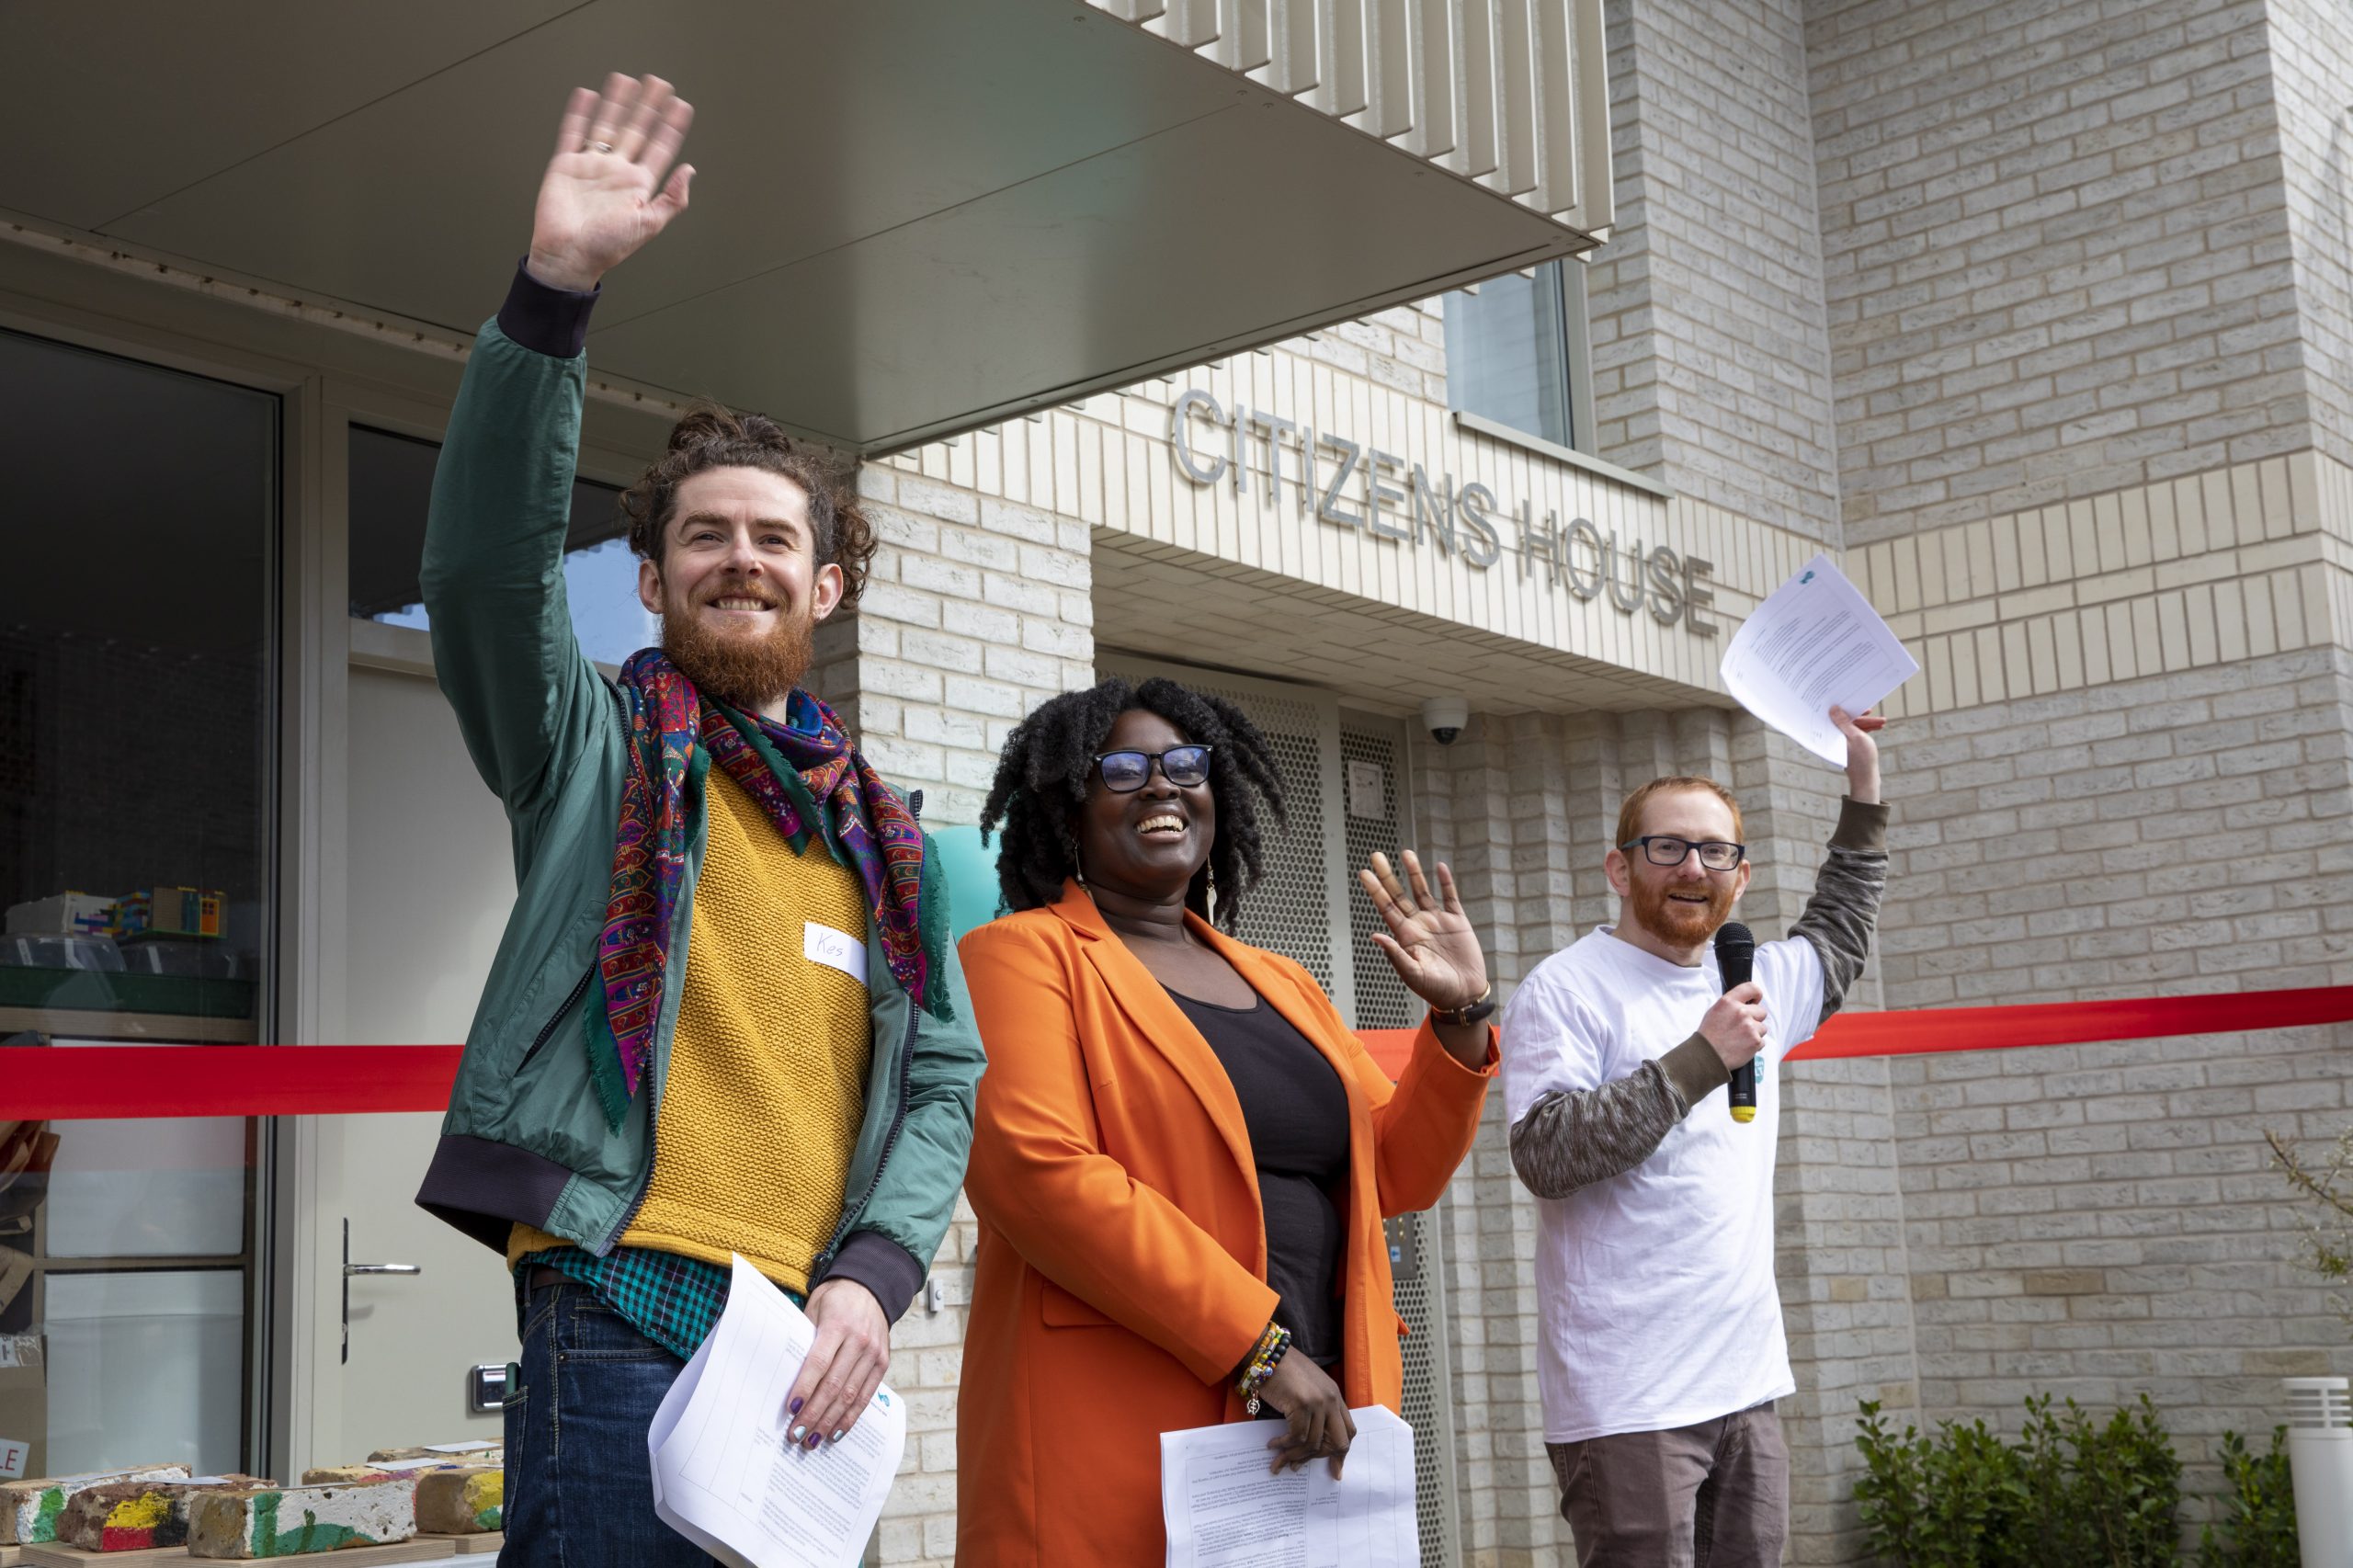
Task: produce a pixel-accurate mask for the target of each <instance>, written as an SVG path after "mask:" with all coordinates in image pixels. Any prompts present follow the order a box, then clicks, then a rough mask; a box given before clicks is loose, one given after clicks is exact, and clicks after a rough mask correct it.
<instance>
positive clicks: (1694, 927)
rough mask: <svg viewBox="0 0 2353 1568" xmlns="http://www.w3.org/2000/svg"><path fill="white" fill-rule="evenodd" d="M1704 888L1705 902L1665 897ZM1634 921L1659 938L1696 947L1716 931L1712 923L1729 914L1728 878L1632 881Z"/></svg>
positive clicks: (1681, 946)
mask: <svg viewBox="0 0 2353 1568" xmlns="http://www.w3.org/2000/svg"><path fill="white" fill-rule="evenodd" d="M1691 888H1699V889H1704V890H1705V891H1706V892H1707V895H1708V902H1707V903H1677V902H1675V901H1674V900H1673V899H1670V898H1669V897H1667V894H1668V893H1669V892H1681V891H1688V890H1689V889H1691ZM1632 893H1633V905H1634V924H1635V925H1637V926H1641V927H1642V928H1643V930H1645V931H1648V932H1649V933H1650V934H1651V935H1652V936H1654V937H1658V938H1659V939H1660V940H1662V941H1665V942H1668V943H1671V944H1673V945H1674V946H1676V947H1678V948H1692V947H1697V946H1699V944H1700V943H1702V942H1704V941H1706V940H1707V939H1708V938H1709V937H1712V936H1714V935H1715V934H1716V927H1717V926H1721V925H1722V924H1723V923H1724V921H1725V920H1726V919H1727V918H1729V917H1730V916H1731V915H1732V901H1733V889H1732V883H1731V881H1730V880H1729V879H1718V878H1715V877H1711V878H1709V879H1708V880H1707V881H1705V882H1698V883H1675V884H1673V885H1672V886H1670V885H1669V884H1667V883H1664V882H1652V881H1640V880H1637V881H1635V882H1634V884H1633V889H1632Z"/></svg>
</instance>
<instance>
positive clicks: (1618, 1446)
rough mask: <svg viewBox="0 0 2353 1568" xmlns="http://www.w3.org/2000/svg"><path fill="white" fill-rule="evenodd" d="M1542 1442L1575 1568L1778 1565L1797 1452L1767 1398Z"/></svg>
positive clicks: (1762, 1567) (1749, 1567)
mask: <svg viewBox="0 0 2353 1568" xmlns="http://www.w3.org/2000/svg"><path fill="white" fill-rule="evenodd" d="M1544 1448H1545V1451H1546V1452H1548V1453H1550V1454H1551V1455H1552V1474H1553V1475H1554V1477H1555V1478H1557V1479H1558V1480H1559V1482H1560V1483H1561V1517H1563V1518H1564V1519H1566V1520H1568V1521H1569V1529H1570V1531H1571V1532H1572V1533H1573V1534H1574V1536H1575V1537H1576V1548H1577V1568H1779V1563H1780V1561H1781V1543H1782V1541H1783V1540H1785V1539H1786V1538H1787V1537H1788V1535H1789V1533H1790V1451H1789V1449H1788V1448H1787V1447H1786V1446H1785V1445H1784V1444H1783V1443H1782V1441H1781V1418H1780V1417H1779V1415H1775V1414H1774V1412H1773V1406H1772V1405H1771V1404H1770V1403H1765V1404H1760V1405H1757V1406H1756V1407H1755V1408H1754V1409H1751V1410H1742V1411H1736V1412H1734V1413H1733V1415H1720V1416H1718V1417H1716V1419H1714V1420H1713V1421H1702V1422H1699V1424H1697V1425H1696V1426H1678V1427H1677V1428H1675V1429H1674V1430H1673V1431H1669V1432H1624V1433H1620V1434H1618V1435H1616V1436H1612V1437H1589V1438H1587V1439H1586V1441H1584V1442H1581V1443H1547V1444H1545V1445H1544Z"/></svg>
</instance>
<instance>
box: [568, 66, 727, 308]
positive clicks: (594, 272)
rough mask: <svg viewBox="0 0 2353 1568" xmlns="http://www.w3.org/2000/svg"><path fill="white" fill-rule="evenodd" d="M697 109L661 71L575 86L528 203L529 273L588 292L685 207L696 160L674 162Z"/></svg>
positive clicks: (617, 74)
mask: <svg viewBox="0 0 2353 1568" xmlns="http://www.w3.org/2000/svg"><path fill="white" fill-rule="evenodd" d="M694 118H695V111H694V106H693V105H691V104H689V103H688V102H687V101H686V100H685V99H684V98H681V97H678V96H677V94H676V93H674V92H672V91H671V90H670V84H669V83H667V82H665V81H664V80H662V78H661V77H659V76H646V77H642V78H640V77H635V76H623V75H621V74H619V73H618V72H616V73H615V74H612V75H610V76H608V77H606V78H605V90H604V91H603V92H602V93H601V94H600V93H597V91H595V90H594V89H592V88H588V87H579V88H575V89H574V91H573V95H572V101H571V102H569V103H567V104H565V105H564V106H563V123H562V124H561V125H560V126H559V127H557V130H556V136H555V156H554V157H552V158H550V159H549V160H548V172H547V173H546V174H545V175H544V176H540V199H539V205H538V206H537V207H535V208H534V209H533V210H532V213H531V255H530V260H529V267H530V269H531V276H532V277H534V278H538V279H539V280H540V282H542V283H544V284H546V285H547V286H548V287H550V288H551V289H571V290H578V291H581V292H585V291H586V290H591V289H594V288H595V287H596V286H597V279H599V278H603V277H604V275H605V274H606V273H608V272H609V271H611V270H612V269H613V268H614V267H618V266H620V264H621V263H622V262H624V261H626V260H628V259H629V258H630V257H631V256H633V255H635V254H636V252H637V250H638V247H639V246H641V245H642V244H645V242H646V241H648V240H650V239H652V238H653V237H654V235H656V234H658V233H661V232H662V231H663V230H664V229H665V228H666V227H668V226H669V222H670V220H671V219H673V218H675V217H676V216H677V215H678V214H679V213H681V212H683V211H685V210H687V185H688V181H690V180H692V179H693V178H694V173H695V171H694V165H691V164H677V166H676V168H673V167H672V166H671V165H673V164H674V163H676V161H677V156H678V149H679V147H680V146H681V145H683V144H684V143H685V142H686V139H687V127H688V126H689V125H691V124H693V123H694Z"/></svg>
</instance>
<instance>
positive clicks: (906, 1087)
mask: <svg viewBox="0 0 2353 1568" xmlns="http://www.w3.org/2000/svg"><path fill="white" fill-rule="evenodd" d="M907 814H908V815H909V816H911V817H913V818H914V819H915V822H916V823H917V824H921V823H922V821H923V791H922V790H909V791H908V792H907ZM922 1027H923V998H922V997H920V996H910V997H908V998H907V1038H906V1039H905V1040H904V1041H902V1042H901V1044H900V1048H899V1108H898V1110H897V1111H896V1112H894V1113H893V1114H892V1118H891V1131H888V1132H885V1133H884V1134H883V1135H882V1153H881V1156H880V1157H879V1158H877V1159H876V1160H875V1162H874V1175H873V1177H872V1178H871V1179H870V1180H869V1181H868V1182H867V1184H866V1190H865V1191H864V1192H862V1193H860V1194H858V1201H857V1202H856V1203H854V1204H845V1205H844V1206H843V1208H842V1218H841V1222H840V1223H839V1224H838V1225H835V1227H834V1235H833V1239H832V1240H831V1241H828V1242H827V1243H826V1244H825V1250H824V1251H823V1252H821V1253H819V1254H818V1255H817V1256H816V1259H815V1260H814V1261H813V1262H812V1263H811V1264H810V1265H809V1289H811V1290H815V1289H816V1288H817V1286H818V1283H819V1281H821V1280H823V1279H824V1277H825V1270H826V1269H828V1268H831V1267H833V1266H834V1257H835V1255H836V1254H837V1253H839V1252H840V1251H841V1246H842V1243H843V1242H845V1241H847V1240H848V1239H849V1233H850V1227H851V1225H853V1224H854V1223H856V1221H857V1220H858V1215H860V1214H862V1213H864V1212H865V1211H866V1206H867V1205H868V1204H869V1203H870V1202H872V1201H873V1200H874V1194H875V1191H876V1189H877V1188H879V1187H881V1185H882V1168H883V1167H884V1166H885V1165H889V1164H890V1163H891V1151H892V1149H894V1148H896V1147H897V1146H898V1142H899V1129H901V1128H902V1127H904V1126H905V1125H906V1122H907V1100H908V1097H909V1096H910V1095H911V1094H912V1092H913V1080H914V1078H915V1031H916V1030H917V1029H919V1028H922Z"/></svg>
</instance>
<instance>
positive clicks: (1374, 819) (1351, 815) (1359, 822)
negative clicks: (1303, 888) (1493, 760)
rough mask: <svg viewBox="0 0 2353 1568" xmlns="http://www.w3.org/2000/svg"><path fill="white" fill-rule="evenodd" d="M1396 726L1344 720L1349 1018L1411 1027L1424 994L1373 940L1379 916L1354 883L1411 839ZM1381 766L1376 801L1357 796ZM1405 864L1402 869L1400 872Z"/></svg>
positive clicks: (1369, 1024) (1359, 1023)
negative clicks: (1368, 773)
mask: <svg viewBox="0 0 2353 1568" xmlns="http://www.w3.org/2000/svg"><path fill="white" fill-rule="evenodd" d="M1395 728H1396V726H1395V725H1393V724H1392V725H1390V726H1389V729H1390V730H1391V732H1392V733H1389V734H1385V735H1384V734H1381V733H1379V732H1377V731H1373V730H1370V729H1367V728H1363V727H1360V725H1359V723H1358V721H1357V720H1356V719H1355V718H1354V717H1353V716H1350V717H1348V718H1344V719H1342V720H1341V722H1340V771H1341V780H1342V799H1343V800H1344V801H1346V802H1347V804H1346V806H1345V807H1344V812H1345V815H1346V818H1347V862H1348V865H1347V870H1348V878H1349V882H1350V886H1349V889H1348V936H1349V937H1350V944H1349V948H1350V951H1351V952H1352V953H1353V955H1354V956H1355V959H1356V966H1357V1011H1356V1017H1354V1018H1353V1019H1352V1020H1350V1021H1351V1022H1353V1023H1354V1024H1355V1025H1356V1027H1357V1028H1360V1029H1402V1028H1412V1027H1414V1026H1415V1025H1416V1024H1418V1023H1420V1022H1421V1021H1422V1012H1423V1008H1422V1003H1421V999H1420V998H1419V997H1417V996H1415V994H1413V993H1412V992H1410V991H1408V990H1406V989H1405V983H1404V981H1402V980H1400V979H1398V978H1397V971H1395V970H1393V969H1392V968H1390V967H1389V961H1388V960H1386V959H1384V958H1382V957H1381V952H1380V949H1377V948H1375V947H1374V946H1373V945H1372V934H1373V933H1374V932H1375V931H1378V930H1380V929H1381V916H1380V915H1376V914H1374V913H1373V910H1372V901H1371V900H1370V899H1369V898H1367V897H1365V896H1364V894H1363V893H1362V892H1358V891H1357V889H1356V887H1355V885H1354V883H1355V879H1356V869H1357V868H1358V866H1363V865H1368V864H1370V862H1371V860H1372V857H1373V854H1374V852H1375V851H1378V852H1380V853H1381V854H1383V855H1386V856H1388V857H1389V858H1390V859H1391V860H1392V861H1393V860H1395V859H1396V858H1397V853H1398V851H1399V850H1400V849H1402V848H1404V846H1405V845H1406V844H1407V843H1408V842H1410V839H1409V835H1408V834H1407V832H1406V829H1405V825H1404V824H1403V823H1401V822H1400V821H1399V820H1398V815H1399V812H1398V808H1399V806H1400V805H1402V804H1403V799H1402V794H1401V791H1400V790H1398V788H1397V784H1398V768H1397V763H1398V756H1397V737H1396V735H1395V733H1394V731H1395ZM1375 768H1377V769H1379V771H1380V778H1381V785H1380V798H1379V801H1377V802H1374V801H1363V800H1359V799H1358V793H1359V791H1358V788H1357V783H1358V778H1359V777H1360V776H1361V775H1362V774H1363V772H1364V771H1365V770H1367V769H1375ZM1375 804H1377V805H1378V807H1379V814H1378V815H1360V814H1359V812H1363V811H1364V810H1365V809H1366V808H1367V807H1369V806H1372V805H1375ZM1402 874H1403V868H1402V867H1401V868H1400V875H1402Z"/></svg>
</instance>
